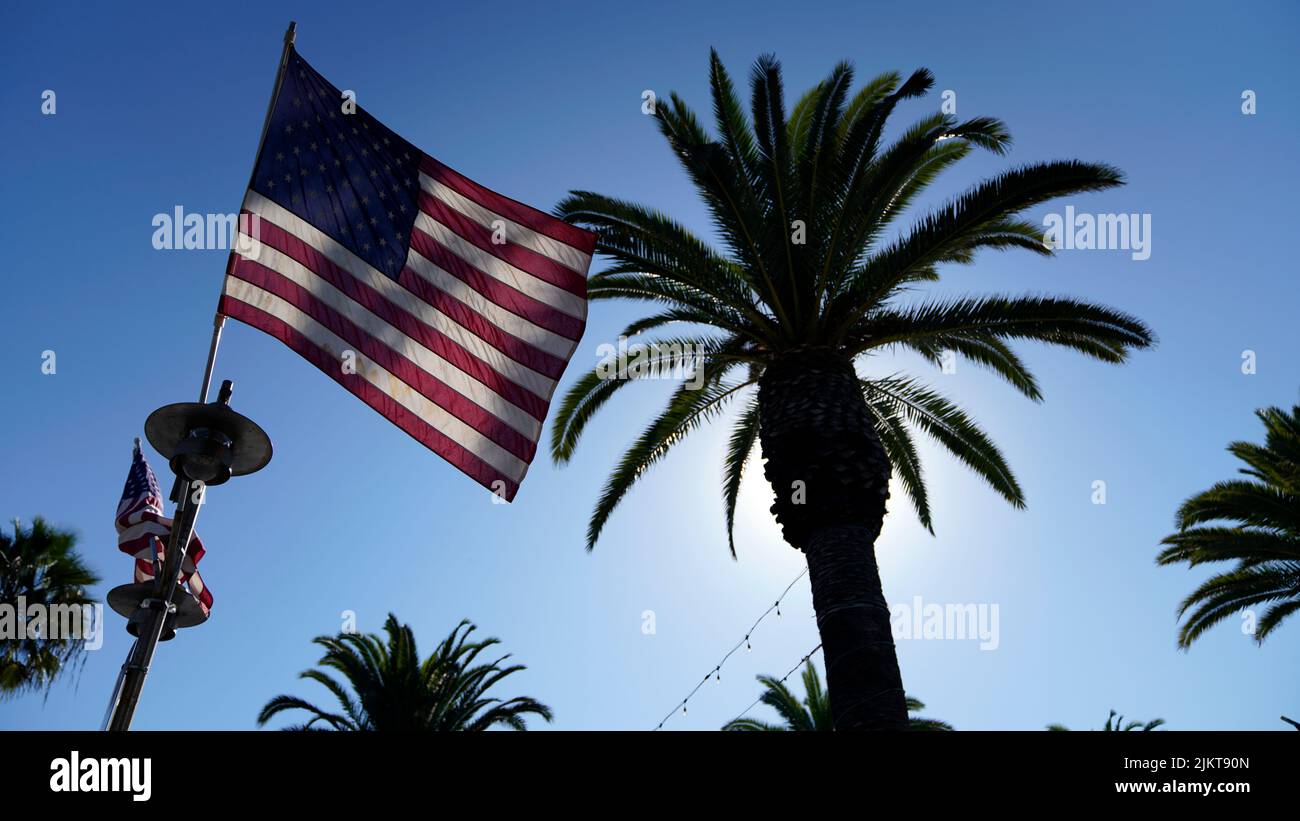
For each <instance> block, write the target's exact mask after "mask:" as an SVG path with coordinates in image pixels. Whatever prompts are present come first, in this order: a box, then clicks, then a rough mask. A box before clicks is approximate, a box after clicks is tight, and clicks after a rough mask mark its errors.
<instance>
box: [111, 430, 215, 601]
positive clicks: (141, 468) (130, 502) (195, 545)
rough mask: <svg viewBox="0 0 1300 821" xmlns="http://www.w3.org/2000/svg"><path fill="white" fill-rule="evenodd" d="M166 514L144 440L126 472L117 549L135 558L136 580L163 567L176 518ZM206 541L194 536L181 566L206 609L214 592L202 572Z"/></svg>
mask: <svg viewBox="0 0 1300 821" xmlns="http://www.w3.org/2000/svg"><path fill="white" fill-rule="evenodd" d="M162 513H163V499H162V492H161V491H159V490H158V480H157V479H155V478H154V475H153V470H152V469H151V468H150V467H149V463H148V462H147V461H146V460H145V458H144V454H143V453H141V452H140V441H139V440H138V439H137V440H136V443H135V453H134V454H133V455H132V457H131V472H130V473H128V474H127V475H126V487H124V488H122V501H121V502H120V503H119V504H118V506H117V521H116V524H117V548H118V550H121V551H122V552H123V553H125V554H127V555H128V556H131V557H133V558H134V559H135V581H136V583H137V584H138V583H140V582H147V581H151V580H153V578H154V577H155V575H156V573H155V572H154V562H155V561H156V562H157V564H158V567H162V563H163V559H164V557H165V556H166V552H167V537H168V536H170V535H171V532H172V520H171V519H168V518H167V517H166V516H163V515H162ZM203 553H204V550H203V542H202V541H200V539H199V534H197V533H194V534H192V535H191V536H190V546H189V550H187V551H186V552H185V561H184V563H183V564H182V565H181V576H180V580H181V581H182V582H184V583H186V584H188V585H189V588H190V592H191V593H192V594H194V598H196V599H198V602H199V605H200V606H201V607H202V608H203V612H204V613H207V612H208V611H209V610H211V608H212V592H211V591H209V590H208V588H207V585H205V584H204V583H203V577H202V576H200V575H199V568H198V564H199V560H200V559H202V558H203Z"/></svg>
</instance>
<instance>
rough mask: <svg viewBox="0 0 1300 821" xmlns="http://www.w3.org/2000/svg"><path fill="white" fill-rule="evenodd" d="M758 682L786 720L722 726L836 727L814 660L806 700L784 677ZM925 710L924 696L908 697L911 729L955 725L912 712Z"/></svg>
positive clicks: (764, 698)
mask: <svg viewBox="0 0 1300 821" xmlns="http://www.w3.org/2000/svg"><path fill="white" fill-rule="evenodd" d="M758 681H759V683H760V684H762V685H763V695H762V696H761V697H760V698H759V701H761V702H763V703H764V704H766V705H768V706H769V707H771V708H773V709H775V710H776V711H777V713H778V714H780V716H781V719H782V720H783V721H784V722H785V723H784V724H772V723H769V722H766V721H761V720H759V719H756V718H744V717H742V718H737V719H733V720H731V721H729V722H727V724H726V726H724V727H723V728H722V729H724V730H738V731H751V732H752V731H773V730H777V731H780V730H790V731H807V730H818V731H820V730H833V729H835V725H834V722H833V721H832V717H831V702H830V698H829V697H828V696H827V694H826V691H825V690H823V689H822V681H821V677H820V676H818V675H817V668H816V667H814V666H813V663H812V662H811V661H810V662H808V665H807V666H806V667H804V671H803V691H804V699H803V701H800V700H799V699H798V698H797V697H796V696H795V694H794V693H792V692H790V688H789V687H787V686H785V681H784V680H782V679H777V678H775V677H774V676H759V677H758ZM924 709H925V704H924V703H923V702H922V701H921V700H920V699H917V698H912V697H911V696H908V697H907V712H908V713H909V716H908V720H907V725H908V729H911V730H951V729H952V725H951V724H949V723H948V722H946V721H939V720H938V719H934V718H925V717H923V716H914V715H910V714H911V713H915V712H918V711H920V710H924Z"/></svg>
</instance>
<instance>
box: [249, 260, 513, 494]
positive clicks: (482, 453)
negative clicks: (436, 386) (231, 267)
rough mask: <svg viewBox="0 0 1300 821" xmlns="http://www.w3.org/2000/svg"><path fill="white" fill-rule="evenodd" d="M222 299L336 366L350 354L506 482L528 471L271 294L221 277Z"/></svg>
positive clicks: (364, 374)
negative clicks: (272, 321)
mask: <svg viewBox="0 0 1300 821" xmlns="http://www.w3.org/2000/svg"><path fill="white" fill-rule="evenodd" d="M225 294H226V295H227V296H229V297H231V298H232V299H236V300H238V301H240V302H243V303H245V304H247V305H251V306H253V307H254V308H257V309H258V310H260V311H264V312H265V313H267V314H270V315H271V316H273V317H275V318H276V319H279V320H280V321H281V322H284V323H285V324H286V325H288V326H289V327H291V328H293V329H294V330H296V331H298V332H299V333H301V334H302V335H303V336H305V337H306V338H307V339H309V340H310V341H311V342H312V344H314V345H316V346H317V347H319V348H320V349H322V350H324V351H326V352H327V353H329V354H330V355H331V356H332V357H333V358H335V359H337V360H339V361H342V357H343V352H344V351H353V352H354V354H355V356H356V363H357V371H356V372H357V375H358V376H360V377H361V378H363V379H365V380H366V381H367V382H369V383H370V384H371V385H373V386H374V387H376V388H377V389H379V390H380V391H381V392H383V393H384V394H385V395H387V396H388V397H390V398H391V399H393V400H394V401H396V402H397V403H398V404H400V405H402V406H403V407H405V408H406V409H407V410H409V411H410V412H411V413H413V414H415V415H416V416H418V417H419V418H420V419H422V420H424V422H425V423H426V424H428V425H429V426H430V427H432V428H434V429H435V430H437V431H439V432H440V433H442V434H443V435H444V436H446V437H448V438H449V439H451V440H452V441H453V442H455V443H456V444H458V445H460V446H461V447H463V448H465V449H466V450H467V451H469V452H470V453H472V454H473V455H474V456H476V457H478V458H479V459H481V460H483V461H484V462H486V463H487V464H489V465H490V466H492V467H493V468H495V469H496V470H497V471H499V472H500V473H502V474H504V475H505V476H506V477H508V478H509V479H511V480H512V481H514V482H516V483H518V482H519V481H520V480H522V479H523V477H524V474H525V473H526V472H527V471H528V465H527V464H526V463H525V462H523V461H521V460H520V459H518V458H517V457H515V456H514V455H513V454H511V453H509V452H508V451H506V450H505V449H504V448H502V447H501V446H500V445H498V444H497V443H496V442H493V441H492V440H491V439H489V438H488V437H486V436H484V435H483V434H481V433H479V432H478V431H477V430H475V429H474V428H472V427H470V426H469V425H467V424H466V423H464V422H462V421H461V420H460V419H457V418H456V417H455V416H453V415H452V414H450V413H448V412H447V411H445V410H443V409H442V408H441V407H439V406H438V405H436V404H434V403H433V402H431V401H429V400H428V399H427V398H425V396H424V395H423V394H421V393H419V392H418V391H416V390H415V389H414V388H412V387H410V386H409V385H407V384H406V383H405V382H403V381H402V380H400V379H398V378H397V377H396V376H394V375H393V374H392V373H390V372H389V371H388V370H386V369H385V368H383V367H382V366H381V365H379V364H378V363H376V362H375V361H374V360H372V359H370V358H368V357H366V356H363V355H362V354H361V353H360V352H357V351H355V349H354V346H353V345H352V344H351V343H348V342H346V341H344V340H342V339H340V338H339V337H338V336H336V335H335V334H334V333H333V332H332V331H330V330H329V329H328V328H326V327H325V326H323V325H321V324H320V323H319V322H317V321H316V320H315V319H312V318H311V317H310V316H308V315H307V314H305V313H303V312H302V311H300V310H298V308H297V307H295V306H293V305H291V304H289V303H288V302H285V301H284V300H282V299H280V298H279V297H278V296H276V295H275V294H272V293H270V292H268V291H264V290H262V289H261V288H258V287H257V286H256V285H253V284H251V283H248V282H245V281H244V280H242V279H239V278H238V277H227V278H226V285H225Z"/></svg>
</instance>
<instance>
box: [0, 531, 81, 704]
mask: <svg viewBox="0 0 1300 821" xmlns="http://www.w3.org/2000/svg"><path fill="white" fill-rule="evenodd" d="M76 544H77V537H76V535H75V534H73V533H71V532H68V531H65V530H59V529H58V528H54V527H50V526H49V525H48V524H46V523H45V521H44V520H43V519H42V518H41V517H39V516H37V517H36V518H35V519H33V520H32V525H31V527H30V528H28V529H26V530H24V529H23V528H22V525H21V524H20V523H19V522H17V521H15V522H14V533H13V536H9V535H8V534H6V533H0V602H4V603H7V604H9V605H11V606H16V605H17V603H18V600H19V598H20V597H21V598H22V599H23V601H24V603H25V604H26V605H27V606H31V605H33V604H35V605H42V606H57V605H65V606H66V605H73V606H75V608H74V609H73V610H70V611H68V612H69V614H70V615H71V616H72V617H73V618H75V619H77V620H78V625H69V626H70V627H73V628H76V629H79V630H84V629H86V627H87V625H86V624H84V622H81V621H80V620H81V619H82V618H83V617H84V613H83V612H82V610H81V607H80V606H81V605H86V604H91V603H93V601H94V600H93V599H91V598H90V595H89V593H88V592H87V591H88V588H90V587H92V586H94V585H96V584H99V576H97V575H95V574H94V573H93V572H92V571H91V570H90V568H89V567H87V566H86V563H85V561H84V560H83V559H82V558H81V556H80V555H78V554H77V551H76ZM97 626H98V625H97ZM84 650H85V644H84V643H83V642H80V641H76V640H72V639H68V638H64V637H52V636H51V637H29V636H15V637H13V640H5V641H0V697H4V696H6V695H17V694H19V693H22V692H26V691H28V690H31V689H36V688H39V687H44V686H48V685H49V684H51V683H53V681H54V680H55V678H57V677H58V675H59V673H61V672H62V671H63V670H65V669H66V668H67V666H68V665H69V663H71V662H72V661H73V660H74V659H76V658H78V657H80V656H81V653H82V652H84Z"/></svg>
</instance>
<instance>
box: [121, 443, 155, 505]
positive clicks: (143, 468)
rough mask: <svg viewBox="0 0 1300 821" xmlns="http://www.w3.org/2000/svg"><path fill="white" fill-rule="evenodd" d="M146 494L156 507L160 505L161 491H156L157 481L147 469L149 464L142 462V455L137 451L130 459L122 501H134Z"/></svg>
mask: <svg viewBox="0 0 1300 821" xmlns="http://www.w3.org/2000/svg"><path fill="white" fill-rule="evenodd" d="M146 494H147V495H148V496H150V497H152V498H153V499H155V500H156V501H155V504H156V505H161V504H162V491H161V490H159V489H158V480H157V479H155V478H154V475H153V471H152V470H150V469H149V463H148V462H146V461H145V460H144V454H142V453H141V452H140V451H139V450H137V451H135V455H134V456H133V457H132V459H131V472H130V473H128V474H127V476H126V487H125V488H123V489H122V500H123V501H125V500H127V499H132V500H135V499H139V498H140V497H142V496H145V495H146Z"/></svg>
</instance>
